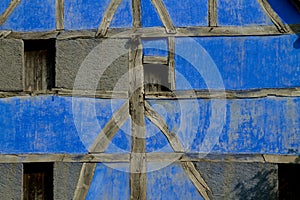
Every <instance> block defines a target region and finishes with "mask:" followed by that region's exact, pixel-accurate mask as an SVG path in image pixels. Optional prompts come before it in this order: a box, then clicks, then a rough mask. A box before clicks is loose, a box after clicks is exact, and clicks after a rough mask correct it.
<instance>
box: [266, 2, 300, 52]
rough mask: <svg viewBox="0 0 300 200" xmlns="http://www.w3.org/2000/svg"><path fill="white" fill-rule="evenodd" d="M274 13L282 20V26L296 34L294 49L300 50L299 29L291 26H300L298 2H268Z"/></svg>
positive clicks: (299, 5) (299, 3) (299, 4)
mask: <svg viewBox="0 0 300 200" xmlns="http://www.w3.org/2000/svg"><path fill="white" fill-rule="evenodd" d="M268 2H269V3H270V5H271V6H272V8H273V9H274V11H275V12H276V13H277V14H278V16H279V17H280V18H281V19H282V21H283V23H284V24H287V25H291V26H290V28H291V29H292V30H293V31H294V32H295V33H297V35H298V39H297V40H296V41H295V42H294V45H293V46H294V48H295V49H300V33H299V32H300V28H299V26H298V27H295V26H292V25H294V24H300V0H268Z"/></svg>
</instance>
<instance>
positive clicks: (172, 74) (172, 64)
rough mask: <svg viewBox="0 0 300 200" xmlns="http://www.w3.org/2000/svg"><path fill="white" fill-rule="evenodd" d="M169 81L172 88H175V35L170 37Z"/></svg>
mask: <svg viewBox="0 0 300 200" xmlns="http://www.w3.org/2000/svg"><path fill="white" fill-rule="evenodd" d="M168 66H169V72H168V75H169V77H168V81H169V83H170V89H171V90H175V89H176V85H175V83H176V82H175V37H168Z"/></svg>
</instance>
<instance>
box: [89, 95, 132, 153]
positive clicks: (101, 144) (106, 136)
mask: <svg viewBox="0 0 300 200" xmlns="http://www.w3.org/2000/svg"><path fill="white" fill-rule="evenodd" d="M128 110H129V105H128V101H126V102H125V103H124V104H123V105H122V106H121V108H120V109H119V110H118V111H116V112H115V113H114V114H113V116H112V118H111V119H110V120H109V121H108V122H107V123H106V125H105V126H104V128H103V129H102V130H101V132H100V133H99V135H98V137H97V138H96V140H95V141H94V143H93V144H92V145H91V146H90V148H89V152H90V153H95V152H98V153H102V152H104V151H105V150H106V148H107V146H108V144H109V143H110V142H111V140H112V139H113V137H114V136H115V134H116V133H117V132H118V130H119V129H120V127H121V126H122V125H123V124H124V123H125V122H126V120H127V119H128V118H129V113H128Z"/></svg>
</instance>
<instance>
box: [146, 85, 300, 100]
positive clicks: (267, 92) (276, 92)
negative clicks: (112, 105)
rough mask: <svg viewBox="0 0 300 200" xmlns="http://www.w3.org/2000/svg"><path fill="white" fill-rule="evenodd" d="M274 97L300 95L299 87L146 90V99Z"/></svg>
mask: <svg viewBox="0 0 300 200" xmlns="http://www.w3.org/2000/svg"><path fill="white" fill-rule="evenodd" d="M268 96H275V97H300V88H281V89H256V90H226V91H222V90H182V91H173V92H147V93H146V99H170V100H172V99H251V98H265V97H268Z"/></svg>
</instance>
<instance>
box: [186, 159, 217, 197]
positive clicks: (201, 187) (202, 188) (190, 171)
mask: <svg viewBox="0 0 300 200" xmlns="http://www.w3.org/2000/svg"><path fill="white" fill-rule="evenodd" d="M181 165H182V168H183V169H184V171H185V173H186V174H187V176H188V177H189V179H190V180H191V181H192V183H193V184H194V186H195V187H196V189H197V190H198V192H199V193H200V194H201V196H202V197H203V198H204V199H205V200H209V199H211V190H210V188H209V187H208V185H207V184H206V182H205V180H204V179H203V178H202V176H201V174H200V173H199V172H198V170H197V169H196V168H195V165H194V164H193V163H192V162H184V163H181Z"/></svg>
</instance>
